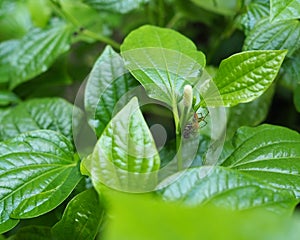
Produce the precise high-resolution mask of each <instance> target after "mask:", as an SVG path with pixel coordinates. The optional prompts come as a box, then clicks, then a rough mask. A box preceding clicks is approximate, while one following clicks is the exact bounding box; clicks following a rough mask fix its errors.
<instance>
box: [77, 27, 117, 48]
mask: <svg viewBox="0 0 300 240" xmlns="http://www.w3.org/2000/svg"><path fill="white" fill-rule="evenodd" d="M82 34H83V35H85V36H87V37H90V38H93V39H95V40H98V41H100V42H103V43H106V44H109V45H111V46H112V47H113V48H115V49H117V50H120V44H119V43H118V42H116V41H114V40H113V39H111V38H109V37H106V36H103V35H101V34H97V33H95V32H92V31H90V30H87V29H85V30H83V32H82Z"/></svg>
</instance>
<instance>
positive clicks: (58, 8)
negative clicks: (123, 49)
mask: <svg viewBox="0 0 300 240" xmlns="http://www.w3.org/2000/svg"><path fill="white" fill-rule="evenodd" d="M50 3H51V6H52V8H53V9H54V11H55V12H57V14H58V15H60V16H61V17H62V18H64V19H66V20H67V21H69V22H70V23H71V24H72V25H73V26H75V27H77V28H80V27H82V26H81V24H80V22H79V21H77V19H76V18H75V17H73V16H72V15H71V14H69V13H67V12H65V11H64V10H63V9H62V8H61V6H60V5H59V4H58V3H56V2H55V1H54V0H50ZM81 33H82V34H83V35H85V36H87V37H90V38H92V39H94V40H97V41H100V42H103V43H106V44H109V45H111V46H112V47H113V48H115V49H117V50H120V44H119V43H118V42H116V41H114V40H113V39H111V38H109V37H106V36H103V35H101V34H98V33H95V32H92V31H90V30H88V29H84V30H83V31H82V32H81Z"/></svg>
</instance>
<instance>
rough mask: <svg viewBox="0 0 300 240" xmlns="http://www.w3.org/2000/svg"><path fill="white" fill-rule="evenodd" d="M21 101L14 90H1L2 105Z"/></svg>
mask: <svg viewBox="0 0 300 240" xmlns="http://www.w3.org/2000/svg"><path fill="white" fill-rule="evenodd" d="M19 101H20V99H19V98H18V96H17V95H15V94H14V93H13V92H10V91H5V90H0V106H6V105H9V104H11V103H17V102H19Z"/></svg>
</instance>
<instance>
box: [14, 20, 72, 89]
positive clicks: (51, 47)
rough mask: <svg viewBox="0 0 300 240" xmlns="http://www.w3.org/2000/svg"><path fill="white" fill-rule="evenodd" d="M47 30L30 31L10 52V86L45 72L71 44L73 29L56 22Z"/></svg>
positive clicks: (36, 29)
mask: <svg viewBox="0 0 300 240" xmlns="http://www.w3.org/2000/svg"><path fill="white" fill-rule="evenodd" d="M54 24H55V26H52V27H50V28H48V29H46V30H41V29H38V28H35V29H33V30H31V31H29V32H28V33H27V34H26V35H25V36H24V37H23V38H22V39H21V40H20V43H19V44H18V46H16V48H14V50H13V51H12V52H11V53H10V56H9V65H10V68H11V72H10V75H9V80H10V88H11V89H13V88H15V87H16V86H18V85H19V84H21V83H23V82H25V81H28V80H29V79H31V78H33V77H35V76H37V75H38V74H40V73H42V72H45V71H46V70H47V69H48V67H49V66H50V65H51V64H52V63H53V62H54V61H55V59H56V58H57V57H58V56H59V55H61V54H62V53H64V52H66V51H67V50H68V49H69V46H70V41H71V39H70V37H71V33H72V29H71V27H70V26H68V25H66V24H63V23H60V22H56V23H53V25H54Z"/></svg>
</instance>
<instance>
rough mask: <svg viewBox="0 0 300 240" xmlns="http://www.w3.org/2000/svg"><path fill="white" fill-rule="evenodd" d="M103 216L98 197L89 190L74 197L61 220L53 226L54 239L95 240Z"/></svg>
mask: <svg viewBox="0 0 300 240" xmlns="http://www.w3.org/2000/svg"><path fill="white" fill-rule="evenodd" d="M103 216H104V211H103V207H102V206H101V205H100V202H99V196H98V194H97V193H96V192H95V191H94V190H93V189H89V190H86V191H84V192H81V193H80V194H78V195H77V196H75V197H74V198H73V199H72V200H71V201H70V202H69V203H68V205H67V208H66V210H65V212H64V215H63V217H62V219H61V220H60V221H59V222H58V223H57V224H55V225H54V226H53V228H52V233H53V236H54V239H74V240H76V239H78V240H82V239H95V236H96V234H97V233H98V231H99V226H100V224H101V223H102V220H103Z"/></svg>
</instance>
